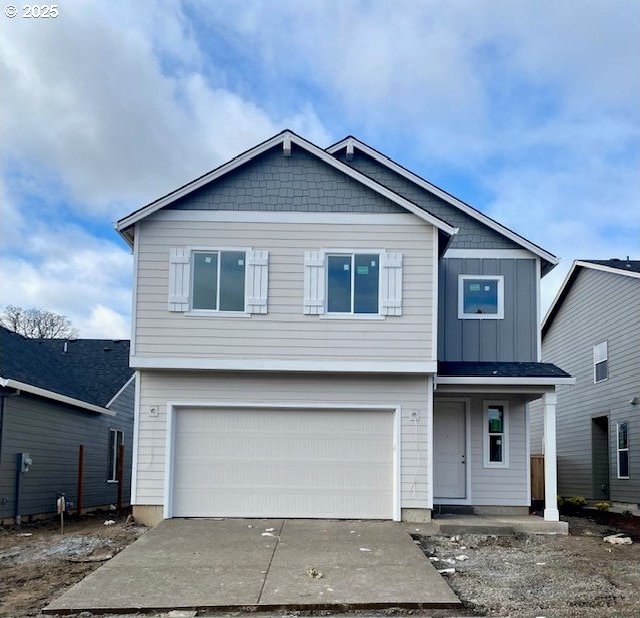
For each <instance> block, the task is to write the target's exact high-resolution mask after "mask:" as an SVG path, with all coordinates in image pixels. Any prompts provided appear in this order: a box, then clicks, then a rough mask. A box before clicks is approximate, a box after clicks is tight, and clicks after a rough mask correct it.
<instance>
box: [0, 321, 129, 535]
mask: <svg viewBox="0 0 640 618" xmlns="http://www.w3.org/2000/svg"><path fill="white" fill-rule="evenodd" d="M134 391H135V379H134V375H133V370H132V369H130V368H129V342H128V341H112V340H102V339H73V340H64V339H27V338H25V337H22V336H21V335H18V334H16V333H14V332H11V331H9V330H7V329H5V328H2V327H0V521H5V522H10V521H14V520H15V519H16V517H18V518H22V519H24V518H25V517H27V516H33V515H41V514H48V513H52V512H55V509H56V499H57V497H58V495H59V494H61V493H64V494H65V495H66V497H67V500H69V501H71V502H72V503H73V504H74V505H76V504H77V501H78V495H77V490H78V467H79V447H80V445H84V462H83V463H84V466H83V467H84V473H83V492H82V494H83V496H82V505H83V508H89V509H90V508H93V507H97V506H108V505H111V504H115V503H116V500H117V496H118V482H117V452H118V448H119V445H120V444H124V446H125V460H124V467H123V480H124V483H123V488H122V496H123V503H125V504H128V503H129V497H130V477H131V445H132V442H133V402H134ZM23 453H24V454H25V456H24V458H23V457H22V454H23ZM23 459H24V460H27V461H26V467H27V468H28V470H25V471H22V465H21V463H22V460H23ZM28 460H30V464H29V461H28ZM18 487H19V494H20V499H19V500H18V501H17V500H16V498H17V495H18ZM71 511H72V512H75V506H74V509H71Z"/></svg>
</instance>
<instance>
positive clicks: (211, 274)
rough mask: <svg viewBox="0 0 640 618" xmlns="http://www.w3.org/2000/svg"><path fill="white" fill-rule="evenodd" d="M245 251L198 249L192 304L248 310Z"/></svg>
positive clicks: (194, 305) (195, 254) (195, 258)
mask: <svg viewBox="0 0 640 618" xmlns="http://www.w3.org/2000/svg"><path fill="white" fill-rule="evenodd" d="M245 262H246V253H245V252H244V251H194V253H193V281H192V299H193V300H192V308H193V309H201V310H207V311H245Z"/></svg>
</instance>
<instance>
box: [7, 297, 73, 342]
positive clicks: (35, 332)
mask: <svg viewBox="0 0 640 618" xmlns="http://www.w3.org/2000/svg"><path fill="white" fill-rule="evenodd" d="M0 324H1V325H2V326H4V327H5V328H8V329H9V330H12V331H14V332H15V333H19V334H20V335H24V336H25V337H29V338H31V339H75V338H76V337H77V336H78V329H77V328H75V327H74V326H73V324H72V323H71V321H70V320H69V318H67V316H65V315H62V314H61V313H54V312H53V311H44V310H43V309H35V308H32V309H24V308H23V307H16V306H15V305H7V306H6V307H5V308H4V311H3V312H2V313H1V314H0Z"/></svg>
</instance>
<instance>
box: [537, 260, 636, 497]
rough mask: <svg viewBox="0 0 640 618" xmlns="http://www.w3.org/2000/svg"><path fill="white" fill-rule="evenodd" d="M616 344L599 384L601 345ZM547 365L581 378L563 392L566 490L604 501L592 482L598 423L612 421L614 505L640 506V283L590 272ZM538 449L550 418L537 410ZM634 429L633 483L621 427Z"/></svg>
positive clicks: (553, 330)
mask: <svg viewBox="0 0 640 618" xmlns="http://www.w3.org/2000/svg"><path fill="white" fill-rule="evenodd" d="M605 340H606V341H608V354H609V379H608V380H607V381H605V382H601V383H599V384H594V383H593V346H594V345H596V344H598V343H601V342H602V341H605ZM542 359H543V361H545V362H551V363H555V364H556V365H558V366H560V367H562V368H563V369H565V370H566V371H568V372H569V373H571V375H573V376H574V377H575V378H576V384H575V386H560V387H558V404H557V448H558V489H559V492H560V493H561V494H562V495H581V496H585V497H587V498H596V497H598V496H596V495H595V494H594V491H593V477H592V441H591V426H592V420H591V419H592V418H594V417H598V416H605V415H606V416H608V417H609V451H610V458H609V475H610V491H611V499H612V500H615V501H619V502H633V503H638V502H639V501H640V415H639V414H638V406H633V405H631V403H630V401H631V400H632V399H633V398H634V397H637V396H638V395H639V393H640V280H638V279H634V278H631V277H626V276H623V275H616V274H612V273H605V272H601V271H597V270H593V269H588V268H585V269H582V271H581V272H580V273H579V274H578V276H577V278H576V280H575V281H574V283H573V285H572V287H571V289H570V290H569V292H568V294H567V296H566V298H565V299H564V302H563V304H562V306H561V307H560V310H559V311H558V313H557V315H556V316H555V318H554V320H553V323H552V324H551V326H550V328H549V330H548V332H547V333H546V335H545V338H544V341H543V343H542ZM532 416H533V423H532V432H531V444H532V450H535V451H538V452H540V451H541V448H540V444H541V442H542V437H543V431H542V412H541V407H540V406H539V404H536V405H535V406H532ZM623 421H626V422H628V423H629V446H630V455H629V459H630V479H618V478H617V469H616V464H617V462H616V424H617V423H619V422H623Z"/></svg>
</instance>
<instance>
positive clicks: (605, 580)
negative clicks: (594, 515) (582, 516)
mask: <svg viewBox="0 0 640 618" xmlns="http://www.w3.org/2000/svg"><path fill="white" fill-rule="evenodd" d="M570 530H572V532H574V533H572V534H570V535H569V536H566V537H554V536H550V537H548V536H524V535H523V536H516V537H494V536H481V535H462V536H456V537H416V539H417V540H418V542H419V544H420V547H421V548H422V549H423V551H424V552H425V554H426V555H427V556H429V557H430V558H435V559H437V560H432V562H433V564H434V566H435V567H436V568H438V569H446V568H454V569H455V573H453V574H449V575H444V577H446V578H447V582H448V583H449V585H450V586H451V587H452V588H453V589H454V590H455V592H456V593H457V594H458V596H459V597H460V598H461V600H462V601H463V603H464V607H465V609H466V610H469V611H470V612H472V613H473V614H475V615H480V616H547V617H552V616H553V617H556V616H562V617H565V616H566V617H568V618H571V617H578V616H580V617H581V618H583V617H587V616H597V617H598V618H601V617H607V616H624V617H631V616H640V545H638V544H637V543H636V544H634V545H625V546H620V545H618V546H613V545H610V544H608V543H605V542H604V541H603V540H602V537H603V536H605V535H606V534H610V533H611V532H612V530H611V529H608V528H605V527H603V526H599V525H597V524H594V523H589V522H588V521H585V520H579V521H577V522H574V523H573V525H572V524H571V522H570ZM465 557H466V558H465Z"/></svg>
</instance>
